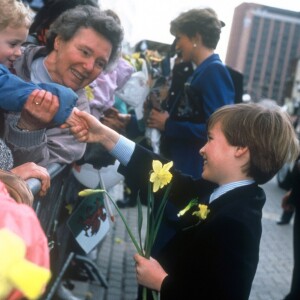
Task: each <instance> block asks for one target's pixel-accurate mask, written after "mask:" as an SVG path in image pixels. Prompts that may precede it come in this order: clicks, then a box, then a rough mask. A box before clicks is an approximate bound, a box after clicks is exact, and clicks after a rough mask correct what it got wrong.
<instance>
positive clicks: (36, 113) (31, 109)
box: [17, 90, 59, 131]
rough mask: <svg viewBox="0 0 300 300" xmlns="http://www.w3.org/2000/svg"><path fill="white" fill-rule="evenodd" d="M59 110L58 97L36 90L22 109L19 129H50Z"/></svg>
mask: <svg viewBox="0 0 300 300" xmlns="http://www.w3.org/2000/svg"><path fill="white" fill-rule="evenodd" d="M58 109H59V100H58V97H57V96H55V95H53V94H51V93H50V92H47V91H45V90H34V91H33V92H32V93H31V95H30V96H29V97H28V99H27V101H26V103H25V105H24V107H23V109H22V112H21V117H20V119H19V122H18V124H17V127H18V128H20V129H25V130H29V131H33V130H39V129H43V128H49V127H51V126H52V125H51V121H52V119H53V118H54V116H55V114H56V113H57V111H58Z"/></svg>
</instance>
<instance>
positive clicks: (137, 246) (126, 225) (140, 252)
mask: <svg viewBox="0 0 300 300" xmlns="http://www.w3.org/2000/svg"><path fill="white" fill-rule="evenodd" d="M104 192H105V193H106V195H107V196H108V198H109V199H110V201H111V202H112V204H113V205H114V207H115V209H116V210H117V212H118V214H119V216H120V217H121V219H122V221H123V223H124V225H125V227H126V230H127V232H128V234H129V236H130V238H131V240H132V242H133V244H134V246H135V248H136V250H137V252H138V253H139V255H142V256H143V251H142V250H141V248H140V247H139V244H138V243H137V241H136V239H135V237H134V235H133V234H132V232H131V229H130V228H129V226H128V224H127V222H126V219H125V218H124V216H123V214H122V212H121V211H120V209H119V207H118V205H117V204H116V203H115V202H114V201H113V199H112V198H111V197H110V195H109V194H108V193H107V192H106V191H104Z"/></svg>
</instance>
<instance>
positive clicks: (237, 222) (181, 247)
mask: <svg viewBox="0 0 300 300" xmlns="http://www.w3.org/2000/svg"><path fill="white" fill-rule="evenodd" d="M153 158H154V156H153V155H152V154H151V153H150V152H146V151H145V150H143V149H141V148H140V147H136V149H135V151H134V154H133V156H132V158H131V160H130V162H129V164H128V166H127V167H121V168H120V171H121V172H122V173H123V174H126V176H132V178H134V179H135V180H136V182H137V183H138V184H139V186H140V187H141V188H143V189H145V183H146V184H147V183H148V180H149V170H150V169H151V163H152V159H153ZM171 172H172V174H173V179H172V182H173V184H172V190H171V193H170V201H172V202H173V203H174V204H176V205H177V206H178V211H179V210H180V209H182V208H183V207H184V206H185V205H187V204H188V203H189V201H190V200H191V199H192V198H194V197H195V196H199V198H200V199H203V197H204V196H205V195H207V193H209V192H211V188H209V187H208V186H209V185H208V184H207V182H205V181H204V180H203V179H199V180H193V179H192V178H191V177H187V176H184V175H182V174H180V173H178V172H176V171H175V170H171ZM160 197H161V195H158V198H160ZM265 200H266V197H265V193H264V191H263V190H262V189H261V188H260V187H258V186H257V185H256V184H251V185H248V186H244V187H239V188H236V189H234V190H231V191H229V192H227V193H225V194H224V195H222V196H221V197H220V198H218V199H216V200H215V201H213V202H212V203H211V204H209V209H210V213H209V215H208V217H207V219H206V220H204V221H203V222H201V223H200V224H199V225H197V226H195V227H192V228H190V229H187V230H181V231H180V232H178V233H177V234H176V235H175V236H174V237H173V238H172V240H171V241H170V242H169V243H168V244H167V245H166V246H165V248H164V249H163V250H162V251H161V252H160V255H159V257H158V258H157V259H158V261H159V262H160V263H161V265H162V266H163V267H164V269H165V270H166V272H167V273H168V276H167V277H166V278H165V280H164V281H163V284H162V289H161V300H166V299H172V300H173V299H189V300H192V299H203V300H220V299H222V300H243V299H248V297H249V294H250V290H251V285H252V281H253V279H254V275H255V272H256V268H257V264H258V258H259V243H260V238H261V232H262V226H261V218H262V208H263V205H264V203H265ZM191 221H192V219H191ZM194 224H196V222H194Z"/></svg>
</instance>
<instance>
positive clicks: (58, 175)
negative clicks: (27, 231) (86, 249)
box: [27, 163, 107, 300]
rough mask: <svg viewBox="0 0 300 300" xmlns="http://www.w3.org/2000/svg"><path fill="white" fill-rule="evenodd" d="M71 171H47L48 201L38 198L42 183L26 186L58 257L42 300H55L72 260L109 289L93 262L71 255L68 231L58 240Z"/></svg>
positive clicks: (55, 166) (62, 167) (57, 168)
mask: <svg viewBox="0 0 300 300" xmlns="http://www.w3.org/2000/svg"><path fill="white" fill-rule="evenodd" d="M71 167H72V165H61V164H57V163H54V164H51V165H49V166H48V167H47V170H48V172H49V174H50V177H51V187H50V189H49V191H48V193H47V195H46V196H45V197H39V196H38V192H39V190H40V188H41V182H40V181H39V180H38V179H29V180H27V184H28V185H29V187H30V189H31V191H32V192H33V194H34V196H35V199H34V205H33V208H34V210H35V212H36V214H37V216H38V218H39V220H40V223H41V226H42V228H43V230H44V232H45V234H46V236H47V238H48V243H49V249H50V251H51V252H50V254H51V253H52V255H54V257H55V262H53V261H52V264H51V266H52V268H53V269H51V271H52V273H53V277H52V280H51V282H50V284H49V285H48V287H47V289H46V292H45V294H44V295H43V296H42V298H41V299H43V300H50V299H52V298H53V297H54V295H55V291H56V289H57V287H58V286H59V284H60V282H61V280H62V278H63V275H64V274H65V272H66V270H67V268H68V266H69V265H70V262H71V260H72V259H75V260H76V261H81V262H83V263H84V264H85V265H86V266H87V268H88V269H89V270H90V272H91V274H92V275H93V278H95V279H96V280H98V281H99V282H100V284H101V285H102V286H104V287H107V282H106V279H105V278H104V277H103V275H102V274H101V272H100V270H98V268H97V266H96V265H95V264H94V263H93V262H92V261H91V260H89V259H88V258H87V257H83V256H81V255H78V254H75V253H73V252H71V251H69V249H68V240H69V235H70V233H69V232H68V231H66V232H65V235H64V236H63V237H58V235H57V229H58V226H59V225H62V224H60V214H61V211H62V208H63V205H64V203H65V198H66V196H67V194H68V188H70V186H68V185H69V184H70V180H69V179H70V174H71ZM78 184H79V183H78ZM63 225H64V224H63ZM53 253H54V254H53ZM57 253H59V255H58V256H59V257H56V255H57ZM50 256H51V255H50Z"/></svg>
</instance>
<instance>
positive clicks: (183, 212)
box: [177, 199, 198, 217]
mask: <svg viewBox="0 0 300 300" xmlns="http://www.w3.org/2000/svg"><path fill="white" fill-rule="evenodd" d="M197 204H198V201H197V199H193V200H191V201H190V203H189V204H188V205H187V206H186V207H185V208H184V209H182V210H181V211H180V212H179V213H178V214H177V216H178V217H181V216H183V215H184V214H185V213H186V212H187V211H189V210H190V209H191V207H193V206H195V205H197Z"/></svg>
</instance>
